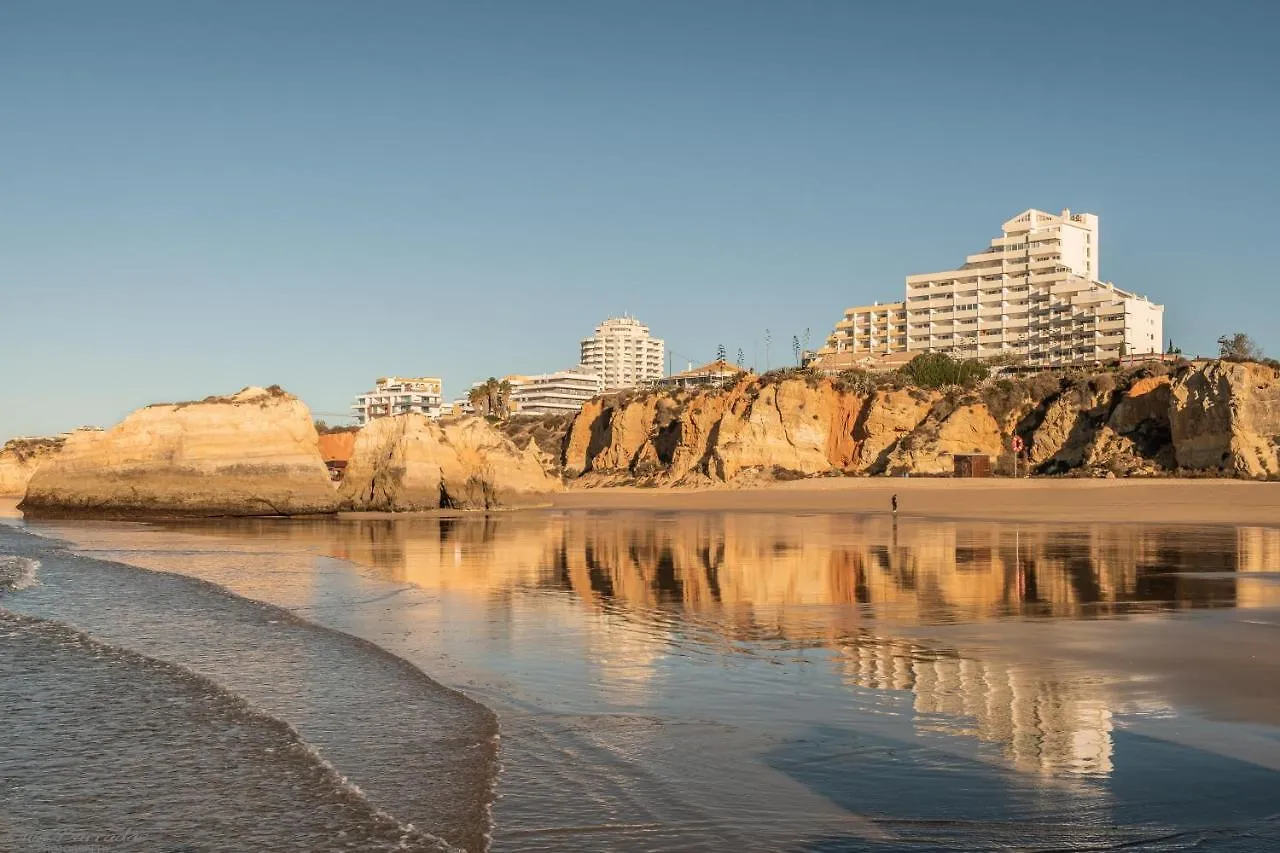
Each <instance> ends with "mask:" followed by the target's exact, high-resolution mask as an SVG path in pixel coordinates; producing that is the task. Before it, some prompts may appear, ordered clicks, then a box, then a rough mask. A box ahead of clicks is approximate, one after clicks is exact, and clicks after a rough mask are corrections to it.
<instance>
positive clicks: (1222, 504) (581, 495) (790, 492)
mask: <svg viewBox="0 0 1280 853" xmlns="http://www.w3.org/2000/svg"><path fill="white" fill-rule="evenodd" d="M895 494H896V495H898V501H899V506H900V510H899V513H900V515H903V516H906V515H911V516H917V517H920V516H923V517H926V518H947V519H966V520H975V521H976V520H988V521H1045V522H1050V521H1063V522H1088V523H1095V522H1121V523H1129V522H1143V523H1149V524H1249V525H1277V524H1280V483H1263V482H1249V481H1241V480H1208V479H1206V480H1179V479H1159V480H1084V479H1079V480H1077V479H1019V480H1013V479H989V480H957V479H950V478H915V479H913V478H902V477H894V478H882V477H878V478H870V477H846V478H831V479H820V480H802V481H796V482H791V483H776V484H773V485H769V486H761V487H755V488H742V489H733V488H708V489H686V488H654V489H649V488H636V487H630V486H620V487H608V488H595V489H571V490H569V491H567V492H564V493H563V494H560V495H557V496H556V497H555V500H554V504H555V506H556V507H558V508H562V509H645V510H715V511H725V512H728V511H733V512H754V511H759V512H832V513H856V514H864V513H883V512H887V511H888V509H889V499H890V498H891V497H892V496H893V495H895Z"/></svg>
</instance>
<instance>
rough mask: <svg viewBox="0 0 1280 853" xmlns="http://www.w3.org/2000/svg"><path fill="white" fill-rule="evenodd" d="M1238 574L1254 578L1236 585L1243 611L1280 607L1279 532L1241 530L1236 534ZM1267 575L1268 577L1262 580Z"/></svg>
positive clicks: (1256, 528)
mask: <svg viewBox="0 0 1280 853" xmlns="http://www.w3.org/2000/svg"><path fill="white" fill-rule="evenodd" d="M1236 571H1238V572H1240V573H1241V574H1246V575H1247V574H1253V575H1254V577H1244V578H1241V579H1240V581H1239V582H1238V583H1237V584H1236V603H1237V604H1238V605H1239V606H1240V607H1280V529H1275V528H1270V527H1241V528H1238V529H1237V530H1236ZM1261 573H1267V574H1268V576H1267V577H1259V576H1258V575H1259V574H1261Z"/></svg>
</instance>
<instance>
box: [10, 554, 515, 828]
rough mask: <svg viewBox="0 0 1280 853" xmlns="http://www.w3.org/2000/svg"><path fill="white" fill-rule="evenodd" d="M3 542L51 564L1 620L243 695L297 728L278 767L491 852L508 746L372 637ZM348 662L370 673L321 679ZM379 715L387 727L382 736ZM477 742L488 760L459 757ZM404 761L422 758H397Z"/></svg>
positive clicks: (382, 814) (485, 714) (140, 572)
mask: <svg viewBox="0 0 1280 853" xmlns="http://www.w3.org/2000/svg"><path fill="white" fill-rule="evenodd" d="M5 539H8V540H9V541H8V542H4V541H3V540H5ZM0 543H3V544H5V545H8V546H9V548H8V549H6V550H9V551H10V552H12V551H19V552H26V553H27V554H38V555H39V556H40V557H41V558H43V565H42V567H41V585H42V591H41V593H40V594H39V595H37V596H36V597H35V598H26V597H24V598H22V599H21V600H19V599H14V601H13V602H12V605H11V606H10V607H9V608H8V609H7V610H0V614H4V615H8V610H17V611H20V612H21V613H22V614H24V616H26V617H30V618H35V619H40V620H43V621H47V622H49V623H52V624H59V625H64V626H66V629H67V630H70V631H75V632H80V631H84V632H87V633H86V634H85V636H91V637H93V638H94V641H95V642H98V643H101V644H104V648H110V649H115V650H119V651H120V652H121V653H129V654H136V655H138V656H139V657H140V658H142V659H145V660H152V661H158V662H159V665H162V666H169V667H173V668H175V670H177V671H181V672H183V673H186V674H187V676H188V677H190V678H194V679H198V680H199V681H200V683H201V684H207V685H212V686H213V687H216V688H217V689H218V690H222V691H225V692H226V693H227V694H228V695H233V696H236V697H238V698H239V697H242V698H239V701H241V702H243V703H245V706H246V707H252V708H254V709H256V711H255V713H260V714H261V715H262V718H263V719H264V720H265V719H269V720H273V721H275V722H276V723H277V724H279V725H281V726H284V727H285V729H286V731H285V733H284V737H285V739H286V740H289V741H291V742H292V744H291V745H282V746H281V747H280V749H279V750H278V754H279V757H281V758H282V759H287V760H289V761H300V760H302V758H304V757H305V759H306V761H307V763H308V764H310V765H312V766H317V767H323V768H324V769H325V771H326V773H327V774H329V776H330V777H332V780H333V782H334V784H337V785H340V786H341V787H342V788H343V790H345V791H347V792H349V793H350V794H351V795H353V796H355V797H358V798H359V799H360V800H361V802H362V803H364V804H365V806H367V807H368V808H369V809H371V810H372V814H373V815H374V816H375V817H377V818H378V819H379V820H385V821H390V822H394V823H395V825H397V826H399V827H402V828H403V829H404V831H405V833H407V834H406V835H405V838H406V843H405V849H412V850H431V851H436V850H446V851H463V850H484V849H488V847H489V846H490V843H491V836H490V833H491V832H492V826H493V815H492V811H491V809H492V805H493V800H494V798H495V796H496V784H497V779H496V776H497V774H496V772H495V770H496V768H495V766H494V765H496V763H497V761H496V753H497V750H498V738H497V719H496V716H495V715H494V714H493V712H492V711H490V710H489V709H488V708H486V707H484V706H483V705H481V704H479V703H477V702H475V701H474V700H472V699H470V698H469V697H466V696H465V695H464V694H462V693H461V692H459V691H457V690H455V689H452V688H449V687H446V686H445V685H442V684H440V683H439V682H436V681H435V680H433V679H431V678H430V677H429V676H427V675H426V674H425V673H424V672H422V670H421V669H419V668H418V667H416V666H414V665H413V664H411V663H410V662H408V661H406V660H404V659H403V658H401V657H399V656H397V655H395V654H393V653H391V652H389V651H387V650H386V649H384V648H382V647H380V646H378V645H377V644H375V643H372V642H370V641H369V640H365V639H363V638H359V637H355V636H352V635H350V634H346V633H344V632H342V631H339V630H335V629H332V628H328V627H325V626H321V625H317V624H315V623H313V622H310V621H309V620H307V619H305V618H302V617H301V616H299V615H297V614H295V613H293V612H292V611H290V610H287V609H285V608H281V607H278V606H276V605H272V604H269V603H266V602H262V601H259V600H256V599H252V598H247V597H244V596H241V595H238V594H236V593H235V592H233V591H231V590H229V589H227V588H226V587H224V586H222V585H220V584H217V583H214V582H211V581H207V580H203V579H200V578H193V577H190V576H186V575H182V574H179V573H177V572H170V571H164V570H157V569H152V568H142V567H137V566H131V565H129V564H127V563H121V562H117V561H113V560H103V559H101V558H99V557H90V556H85V555H80V554H76V553H74V552H71V551H69V550H68V549H67V548H66V545H67V544H68V543H64V542H63V541H62V540H60V539H57V538H52V537H45V536H41V535H38V534H34V533H32V532H30V531H18V530H0ZM10 559H11V561H12V566H11V567H10V568H11V574H12V576H13V578H14V579H15V580H16V579H17V578H18V574H19V572H18V569H17V567H18V566H19V565H20V564H21V565H22V567H23V574H24V577H25V573H26V571H27V568H28V567H27V565H26V563H25V562H22V561H29V562H30V563H34V564H35V566H41V562H40V561H39V560H35V559H33V558H31V557H16V556H15V557H12V558H10ZM30 571H32V572H33V571H34V567H32V568H31V569H30ZM27 582H28V583H29V581H27ZM193 620H194V621H193ZM195 626H199V627H198V628H197V629H196V630H193V627H195ZM212 626H216V627H212ZM209 627H212V630H206V629H207V628H209ZM303 660H305V661H309V662H310V663H311V664H312V665H315V664H316V663H317V661H319V660H323V661H324V663H323V664H322V665H321V666H320V667H319V669H318V670H315V671H313V670H311V669H309V668H308V667H303V668H301V669H293V668H290V667H288V666H287V665H285V666H284V668H283V669H281V670H280V671H279V672H276V671H275V669H276V668H277V667H279V666H282V665H284V662H288V661H293V662H297V661H303ZM349 666H354V667H355V668H356V670H355V673H357V674H355V675H353V677H352V678H349V679H347V678H344V679H343V680H342V682H341V683H336V682H332V680H329V681H326V680H325V679H323V678H317V677H316V672H320V671H329V672H332V673H333V674H334V675H335V676H336V675H337V674H338V673H340V672H342V671H343V669H344V667H349ZM378 697H383V698H381V699H379V698H378ZM442 703H443V704H442ZM0 716H2V715H0ZM379 719H380V720H381V723H382V725H377V726H372V727H371V725H370V724H371V723H372V722H373V721H375V720H379ZM392 733H394V735H393V734H392ZM311 735H314V736H316V738H317V739H315V740H311V739H310V737H309V736H311ZM472 737H475V738H476V744H475V745H477V746H479V752H478V753H477V752H475V751H473V750H470V749H465V750H463V749H460V748H459V747H460V746H461V745H464V744H466V745H470V744H469V743H468V742H469V741H470V740H471V738H472ZM397 751H400V752H402V753H403V754H404V755H405V756H406V758H407V757H408V756H410V755H411V756H413V761H406V762H405V764H404V765H402V766H396V765H394V764H393V763H391V762H389V761H388V757H389V756H390V755H391V754H393V753H397ZM339 768H341V769H339ZM423 773H427V774H428V778H429V779H430V781H429V782H428V781H424V780H423V779H422V778H421V777H422V774H423ZM477 783H479V784H477ZM473 815H474V816H475V817H479V818H480V820H479V821H478V822H477V821H476V820H475V817H472V816H473ZM418 827H427V828H429V829H430V831H426V830H425V829H419V828H418ZM424 844H426V845H428V846H423V845H424ZM3 848H4V844H3V837H2V836H0V849H3Z"/></svg>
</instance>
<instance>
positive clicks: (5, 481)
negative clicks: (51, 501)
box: [0, 438, 63, 497]
mask: <svg viewBox="0 0 1280 853" xmlns="http://www.w3.org/2000/svg"><path fill="white" fill-rule="evenodd" d="M62 442H63V439H61V438H15V439H11V440H9V441H7V442H5V444H4V447H0V495H4V496H6V497H11V496H15V495H16V496H18V497H21V496H22V495H24V494H26V492H27V483H28V482H29V481H30V480H31V476H32V475H33V474H35V472H36V469H37V468H38V467H40V465H41V463H43V462H44V461H45V460H46V459H48V458H49V457H50V456H52V455H54V454H55V453H57V452H58V450H59V449H60V448H61V447H62Z"/></svg>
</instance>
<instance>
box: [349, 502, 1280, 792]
mask: <svg viewBox="0 0 1280 853" xmlns="http://www.w3.org/2000/svg"><path fill="white" fill-rule="evenodd" d="M379 531H380V532H379V533H378V534H374V535H372V536H370V537H369V539H368V541H366V542H365V543H364V544H363V545H361V546H360V549H362V550H359V549H356V548H353V547H352V546H351V545H350V544H349V543H348V544H347V546H346V548H347V553H346V554H345V556H348V557H350V558H351V559H354V560H356V561H357V562H366V563H368V562H374V563H381V564H382V565H384V566H386V567H387V568H388V569H390V570H391V571H390V572H389V574H390V576H391V577H393V578H394V579H397V580H403V581H407V582H411V583H414V584H417V585H419V586H423V587H425V588H428V589H442V590H453V591H465V592H468V593H473V594H482V595H485V596H486V597H490V598H492V597H494V596H497V597H500V598H501V597H503V596H506V595H509V594H510V593H511V592H512V591H513V590H515V589H517V588H524V589H526V590H528V591H531V592H532V591H534V590H539V589H540V590H548V589H549V590H561V591H566V592H572V593H573V594H574V595H575V597H577V598H580V599H582V600H585V601H587V602H590V603H592V604H594V605H595V607H594V608H593V613H594V616H593V617H591V618H589V619H588V620H587V624H586V625H583V626H581V627H580V628H579V629H578V630H580V631H581V633H582V642H583V643H584V644H585V646H586V648H587V650H588V655H589V657H590V659H591V660H592V661H593V662H594V663H595V665H596V666H597V667H598V672H599V676H600V679H601V688H602V690H603V691H605V693H606V695H610V696H612V697H613V698H615V700H617V701H629V700H639V699H641V698H642V697H643V695H644V693H645V691H646V690H648V689H649V685H650V680H651V679H652V677H653V674H654V672H655V671H656V669H657V663H658V661H659V660H660V659H661V658H662V657H663V656H664V655H665V654H666V649H667V646H668V644H669V643H670V642H672V639H671V638H672V635H674V634H675V633H677V632H679V631H688V630H707V631H712V632H715V633H717V634H719V635H721V636H722V637H723V638H724V639H726V640H729V641H732V640H735V639H741V638H760V637H762V636H763V637H776V638H778V639H782V640H786V641H796V642H805V643H815V642H816V643H820V644H823V645H827V644H833V645H836V646H837V647H839V648H840V649H841V653H842V655H843V656H844V658H845V660H846V661H847V662H848V663H847V671H848V675H849V677H850V678H851V680H852V681H853V682H854V683H857V684H860V685H862V686H866V687H873V688H877V689H895V690H909V691H911V692H912V693H913V694H914V696H915V710H916V711H917V713H918V714H919V715H921V716H920V718H919V719H918V721H917V722H918V725H920V726H922V727H925V728H928V727H934V728H938V729H944V730H946V731H948V732H950V733H957V732H960V733H966V734H971V735H973V736H975V737H977V738H979V739H981V740H985V741H989V742H993V743H1000V744H1002V745H1003V748H1004V750H1005V752H1006V754H1007V756H1008V758H1009V760H1010V761H1011V763H1012V764H1013V765H1014V766H1015V767H1016V768H1018V769H1021V770H1025V771H1029V772H1042V773H1049V774H1054V773H1076V774H1099V773H1107V772H1109V771H1110V770H1111V761H1112V759H1111V755H1112V738H1111V732H1112V721H1111V712H1110V710H1109V708H1108V705H1107V702H1106V700H1105V698H1104V696H1103V690H1102V687H1101V684H1100V683H1095V682H1092V681H1088V680H1081V679H1075V680H1071V681H1062V680H1055V679H1052V678H1048V677H1045V676H1043V675H1039V674H1036V673H1033V672H1031V671H1029V670H1027V669H1024V668H1018V667H1016V666H1013V665H1010V664H1004V663H997V662H989V661H980V660H972V659H967V658H961V657H958V656H954V655H946V654H938V653H931V652H926V651H923V650H921V649H919V648H918V647H913V646H911V645H910V644H906V643H896V644H895V643H892V642H890V643H879V644H876V643H863V642H857V641H855V642H854V643H853V644H852V645H849V643H848V640H847V639H845V638H848V637H850V636H855V637H856V636H858V635H859V634H860V633H861V632H863V631H864V630H865V628H866V626H867V624H869V623H868V620H872V621H880V620H884V619H890V620H893V619H902V620H910V621H913V622H928V621H951V620H961V621H964V620H975V619H986V618H992V617H997V616H1002V615H1011V614H1032V615H1037V616H1041V615H1078V614H1082V613H1090V614H1097V613H1103V614H1105V613H1108V612H1115V611H1116V610H1117V609H1119V608H1121V607H1122V606H1129V605H1134V604H1137V603H1139V602H1142V601H1144V600H1146V599H1158V600H1160V601H1161V602H1163V604H1162V606H1169V604H1170V603H1172V604H1173V605H1175V606H1183V605H1190V606H1195V605H1203V604H1216V603H1231V602H1232V600H1233V595H1234V590H1233V588H1232V585H1231V584H1227V585H1223V584H1221V583H1218V582H1215V581H1212V580H1210V579H1205V578H1203V577H1200V578H1195V577H1191V578H1188V577H1183V576H1181V575H1179V574H1177V573H1178V572H1185V571H1187V570H1189V569H1190V568H1191V567H1196V568H1197V570H1199V571H1204V570H1205V569H1206V568H1207V569H1208V570H1225V571H1231V570H1232V569H1234V568H1235V565H1234V560H1233V559H1232V555H1231V554H1230V553H1229V552H1230V551H1232V550H1234V549H1233V548H1232V547H1231V544H1234V543H1230V544H1228V543H1225V542H1224V543H1218V542H1216V540H1214V541H1211V542H1207V541H1206V540H1205V539H1204V536H1206V535H1207V536H1209V537H1210V539H1212V534H1203V533H1196V534H1187V533H1180V532H1176V531H1175V532H1169V531H1164V530H1158V529H1151V528H1141V527H1105V526H1094V527H1084V528H1073V529H1064V528H1060V527H1049V526H1034V525H1032V526H1026V527H1017V528H1011V527H1008V526H1002V525H960V524H924V523H906V522H902V523H899V524H897V525H894V524H893V523H892V522H890V521H888V520H883V521H882V520H856V519H849V518H838V517H830V516H827V517H809V518H795V517H782V516H772V515H765V514H759V515H749V514H741V515H717V514H681V515H659V516H628V515H627V514H623V513H602V514H589V513H547V514H541V515H536V516H533V515H530V516H512V517H510V518H497V519H486V520H483V521H482V520H479V519H475V520H462V521H452V522H449V523H441V524H440V525H439V526H438V528H436V529H435V530H432V529H431V528H429V527H428V528H427V529H426V530H422V531H414V532H413V533H412V534H411V535H410V534H408V531H407V530H406V529H405V528H402V527H400V525H399V524H391V525H389V526H387V527H385V528H379ZM1224 535H1226V534H1224ZM388 536H389V537H392V538H393V539H400V538H401V537H404V540H403V541H402V542H400V543H399V544H390V543H388V542H387V541H383V540H382V538H381V537H388ZM1219 538H1221V537H1219ZM1255 538H1256V537H1255ZM1264 539H1265V537H1264ZM1252 543H1253V540H1247V541H1246V539H1241V541H1240V546H1239V550H1240V551H1241V553H1242V554H1243V553H1253V552H1255V551H1257V550H1258V548H1259V547H1262V546H1255V545H1254V544H1252ZM1266 543H1270V544H1266ZM1264 545H1265V546H1266V547H1269V548H1273V549H1274V548H1277V547H1280V545H1277V544H1276V540H1265V542H1264ZM1219 546H1221V547H1219ZM1250 549H1252V550H1250ZM1207 551H1208V552H1216V553H1218V554H1224V553H1225V554H1226V557H1227V561H1228V562H1224V563H1223V565H1218V564H1217V562H1215V559H1216V558H1209V565H1208V566H1206V565H1205V559H1206V558H1205V554H1206V552H1207ZM842 604H846V605H860V606H852V607H834V608H833V607H814V606H812V605H842ZM672 605H678V606H679V610H678V611H673V610H672ZM566 617H568V614H566ZM513 618H515V617H514V616H513ZM677 620H678V621H677ZM958 721H971V722H968V723H965V722H958Z"/></svg>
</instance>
